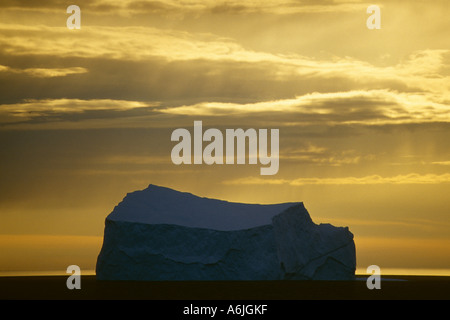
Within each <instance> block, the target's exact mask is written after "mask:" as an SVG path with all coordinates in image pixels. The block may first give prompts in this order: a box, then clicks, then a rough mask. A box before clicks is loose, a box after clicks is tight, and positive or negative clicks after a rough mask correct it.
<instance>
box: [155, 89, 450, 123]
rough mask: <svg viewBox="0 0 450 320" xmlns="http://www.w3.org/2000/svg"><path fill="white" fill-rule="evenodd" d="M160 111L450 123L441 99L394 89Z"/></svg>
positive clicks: (306, 119) (307, 119) (312, 120)
mask: <svg viewBox="0 0 450 320" xmlns="http://www.w3.org/2000/svg"><path fill="white" fill-rule="evenodd" d="M160 111H161V112H164V113H169V114H177V115H191V116H219V117H223V116H231V115H239V114H246V115H252V114H263V115H266V116H267V115H269V114H271V115H276V114H283V116H284V117H287V115H290V116H292V115H297V116H298V117H296V118H295V120H294V118H291V121H295V122H297V123H305V124H308V123H310V124H311V123H323V124H369V125H372V124H396V123H398V124H402V123H426V122H450V105H449V104H446V103H443V102H442V101H440V98H439V97H435V96H434V95H429V94H423V93H420V94H416V93H400V92H395V91H390V90H368V91H360V90H352V91H346V92H332V93H319V92H314V93H308V94H305V95H303V96H299V97H296V98H295V99H285V100H274V101H264V102H255V103H244V104H238V103H218V102H205V103H198V104H195V105H186V106H180V107H171V108H165V109H161V110H160ZM302 117H303V120H302Z"/></svg>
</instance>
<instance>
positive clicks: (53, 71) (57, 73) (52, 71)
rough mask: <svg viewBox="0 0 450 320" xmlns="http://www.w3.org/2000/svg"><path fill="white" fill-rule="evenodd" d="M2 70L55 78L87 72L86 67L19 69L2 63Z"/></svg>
mask: <svg viewBox="0 0 450 320" xmlns="http://www.w3.org/2000/svg"><path fill="white" fill-rule="evenodd" d="M0 72H10V73H15V74H25V75H28V76H31V77H36V78H54V77H65V76H67V75H71V74H81V73H87V72H88V70H87V69H86V68H81V67H72V68H26V69H17V68H10V67H8V66H3V65H0Z"/></svg>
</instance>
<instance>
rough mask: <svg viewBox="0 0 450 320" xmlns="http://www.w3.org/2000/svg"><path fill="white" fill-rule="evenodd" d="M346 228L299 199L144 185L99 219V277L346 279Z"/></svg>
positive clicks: (350, 253) (349, 254) (349, 258)
mask: <svg viewBox="0 0 450 320" xmlns="http://www.w3.org/2000/svg"><path fill="white" fill-rule="evenodd" d="M355 268H356V257H355V245H354V241H353V234H352V233H351V232H350V231H349V230H348V228H341V227H339V228H338V227H334V226H332V225H330V224H320V225H316V224H315V223H314V222H313V221H312V220H311V218H310V216H309V214H308V212H307V210H306V209H305V207H304V206H303V204H302V203H282V204H274V205H258V204H243V203H232V202H227V201H221V200H215V199H208V198H201V197H197V196H194V195H192V194H190V193H183V192H178V191H175V190H172V189H169V188H163V187H158V186H154V185H150V186H149V187H148V188H147V189H145V190H142V191H136V192H133V193H130V194H128V195H127V196H126V197H125V198H124V199H123V201H122V202H121V203H120V204H119V205H118V206H116V207H115V208H114V210H113V212H111V214H110V215H109V216H108V217H107V218H106V220H105V234H104V240H103V246H102V249H101V251H100V254H99V256H98V260H97V266H96V274H97V278H98V279H100V280H281V279H324V280H338V279H345V280H347V279H353V278H354V272H355Z"/></svg>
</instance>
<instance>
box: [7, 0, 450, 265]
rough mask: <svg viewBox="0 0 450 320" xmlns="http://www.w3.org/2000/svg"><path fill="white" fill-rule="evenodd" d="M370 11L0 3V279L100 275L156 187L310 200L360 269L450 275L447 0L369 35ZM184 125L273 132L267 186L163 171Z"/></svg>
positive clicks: (406, 6)
mask: <svg viewBox="0 0 450 320" xmlns="http://www.w3.org/2000/svg"><path fill="white" fill-rule="evenodd" d="M71 4H76V5H78V6H79V7H80V9H81V29H79V30H76V29H75V30H69V29H68V28H67V27H66V20H67V18H68V17H69V16H70V14H67V12H66V8H67V7H68V6H69V5H71ZM371 4H373V3H369V2H365V1H359V0H318V1H313V0H305V1H295V0H266V1H263V0H246V1H233V0H231V1H220V0H195V1H194V0H184V1H170V0H161V1H143V0H126V1H119V0H115V1H106V0H90V1H63V0H45V1H26V0H6V1H1V2H0V146H1V148H0V177H1V179H0V219H1V223H0V246H1V247H2V250H1V253H0V271H14V270H20V271H24V270H62V271H64V270H65V268H66V267H67V266H68V265H69V264H78V265H80V267H81V268H82V269H83V268H86V269H93V268H94V267H95V259H96V255H97V254H98V250H99V246H100V245H101V239H102V238H101V237H102V235H103V226H104V219H105V217H106V216H107V214H109V213H110V212H111V210H112V209H113V208H114V206H115V205H116V204H117V203H118V202H119V201H121V199H122V198H123V197H124V196H125V195H126V193H127V192H131V191H134V190H139V189H143V188H145V187H147V186H148V184H150V183H152V184H157V185H162V186H166V187H170V188H174V189H177V190H181V191H187V192H191V193H194V194H197V195H200V196H206V197H213V198H219V199H225V200H229V201H242V202H251V203H278V202H286V201H303V202H304V203H305V206H306V208H307V209H308V210H309V212H310V214H311V216H312V218H313V220H314V221H315V222H317V223H318V222H330V223H333V224H335V225H340V226H349V228H350V230H351V231H352V232H353V233H354V234H355V242H356V248H357V263H358V267H360V268H365V267H367V266H369V265H372V264H376V265H379V266H380V267H381V270H383V267H385V268H439V269H445V268H448V269H450V256H449V255H448V254H447V253H448V252H450V197H449V196H448V192H449V187H450V140H449V137H450V37H449V30H450V20H449V19H448V16H449V14H450V2H449V1H447V0H438V1H421V0H414V1H400V0H397V1H396V0H389V1H388V0H384V1H377V2H376V3H375V4H377V5H379V6H380V8H381V29H379V30H369V29H368V28H367V27H366V20H367V18H368V17H369V14H367V13H366V9H367V7H368V6H369V5H371ZM195 120H201V121H203V126H204V128H205V129H206V128H218V129H220V130H225V129H226V128H256V129H259V128H269V129H270V128H276V129H279V130H280V164H279V171H278V173H277V174H276V175H274V176H261V175H260V174H259V169H260V166H259V165H257V166H255V165H211V166H208V165H181V166H176V165H174V164H173V163H172V161H171V158H170V154H171V149H172V147H173V146H174V144H175V143H173V142H171V139H170V138H171V133H172V131H173V130H175V129H176V128H187V129H189V130H191V131H192V128H193V123H194V121H195ZM83 253H84V254H83ZM57 257H60V258H57Z"/></svg>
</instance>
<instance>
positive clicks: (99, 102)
mask: <svg viewBox="0 0 450 320" xmlns="http://www.w3.org/2000/svg"><path fill="white" fill-rule="evenodd" d="M151 107H152V105H151V104H148V103H144V102H138V101H121V100H111V99H95V100H80V99H48V100H27V101H25V102H23V103H16V104H3V105H0V125H5V124H14V123H23V122H32V121H34V122H37V123H39V122H42V121H44V122H54V121H64V120H66V121H67V120H70V119H71V117H72V119H73V116H74V115H80V114H82V115H83V114H84V115H85V117H84V118H79V117H78V118H75V119H77V120H83V119H84V120H86V119H89V118H92V112H102V111H103V112H104V113H103V117H107V112H116V113H117V112H126V111H129V110H135V109H140V108H151ZM90 113H91V114H90ZM90 115H91V116H90ZM95 117H98V114H96V115H95Z"/></svg>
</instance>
